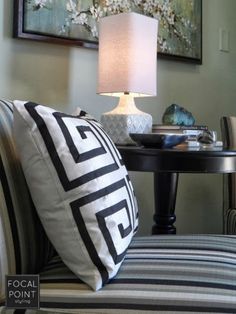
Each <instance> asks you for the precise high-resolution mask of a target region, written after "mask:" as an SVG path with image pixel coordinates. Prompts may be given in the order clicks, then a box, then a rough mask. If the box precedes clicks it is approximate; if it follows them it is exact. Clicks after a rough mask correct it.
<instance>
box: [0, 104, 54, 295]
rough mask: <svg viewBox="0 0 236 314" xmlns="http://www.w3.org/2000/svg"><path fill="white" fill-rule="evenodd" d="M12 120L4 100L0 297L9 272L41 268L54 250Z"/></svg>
mask: <svg viewBox="0 0 236 314" xmlns="http://www.w3.org/2000/svg"><path fill="white" fill-rule="evenodd" d="M12 123H13V107H12V102H10V101H6V100H0V301H1V300H2V299H4V294H5V292H4V289H5V275H6V274H12V275H13V274H16V273H29V274H31V273H34V272H38V271H40V269H41V268H42V267H43V266H44V265H45V264H47V262H48V260H49V259H51V257H52V255H53V254H54V249H53V248H52V246H51V245H50V243H49V241H48V238H47V237H46V235H45V232H44V230H43V228H42V225H41V224H40V221H39V219H38V215H37V213H36V211H35V208H34V206H33V203H32V200H31V198H30V195H29V191H28V188H27V185H26V182H25V178H24V175H23V171H22V168H21V165H20V162H19V156H18V154H17V152H16V148H15V144H14V141H13V138H12Z"/></svg>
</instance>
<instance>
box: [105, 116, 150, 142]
mask: <svg viewBox="0 0 236 314" xmlns="http://www.w3.org/2000/svg"><path fill="white" fill-rule="evenodd" d="M101 124H102V125H103V127H104V129H105V131H106V132H107V133H108V135H109V136H110V137H111V139H112V140H113V142H114V143H115V144H118V145H134V144H135V142H134V141H133V140H132V139H131V137H130V136H129V133H150V132H151V131H152V116H151V115H150V114H147V113H144V112H141V111H140V113H136V114H112V113H109V112H108V113H105V114H103V115H102V117H101Z"/></svg>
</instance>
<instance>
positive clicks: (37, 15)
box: [14, 0, 202, 64]
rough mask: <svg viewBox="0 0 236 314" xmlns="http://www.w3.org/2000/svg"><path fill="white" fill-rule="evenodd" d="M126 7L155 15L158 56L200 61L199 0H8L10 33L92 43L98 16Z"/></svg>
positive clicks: (95, 43) (95, 38)
mask: <svg viewBox="0 0 236 314" xmlns="http://www.w3.org/2000/svg"><path fill="white" fill-rule="evenodd" d="M129 11H134V12H137V13H140V14H144V15H147V16H150V17H153V18H156V19H158V20H159V31H158V42H157V53H158V56H159V57H162V58H168V59H174V60H181V61H186V62H192V63H197V64H201V63H202V0H159V1H148V0H124V1H118V0H113V1H107V0H14V37H16V38H25V39H32V40H41V41H46V42H50V43H59V44H68V45H78V46H82V47H87V48H97V47H98V23H99V19H100V18H102V17H103V16H106V15H110V14H119V13H122V12H129ZM147 35H148V30H147Z"/></svg>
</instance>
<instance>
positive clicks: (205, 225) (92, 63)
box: [0, 0, 236, 234]
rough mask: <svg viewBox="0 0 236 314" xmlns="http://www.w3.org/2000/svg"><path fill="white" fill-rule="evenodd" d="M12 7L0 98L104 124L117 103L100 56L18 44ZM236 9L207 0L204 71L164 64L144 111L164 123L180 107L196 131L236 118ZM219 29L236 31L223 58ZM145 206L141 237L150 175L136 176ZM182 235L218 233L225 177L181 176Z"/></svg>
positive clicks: (146, 226) (4, 14)
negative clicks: (101, 92)
mask: <svg viewBox="0 0 236 314" xmlns="http://www.w3.org/2000/svg"><path fill="white" fill-rule="evenodd" d="M12 11H13V1H12V0H1V1H0V97H1V98H3V99H24V100H32V101H35V102H40V103H44V104H47V105H49V106H53V107H55V108H57V109H60V110H64V111H66V112H73V111H74V110H75V108H76V107H77V106H80V107H82V108H83V109H85V110H87V111H89V112H90V113H92V114H93V115H94V116H95V117H97V118H99V117H100V115H101V113H102V112H105V111H108V110H110V109H111V108H113V106H114V104H115V103H116V99H112V98H110V97H102V96H98V95H96V78H97V51H96V50H90V49H84V48H78V47H66V46H61V45H53V44H45V43H39V42H33V41H26V40H17V39H13V38H12V19H13V15H12ZM235 12H236V1H235V0H203V65H201V66H199V65H193V64H185V63H180V62H173V61H167V60H158V68H157V74H158V95H157V97H153V98H148V99H139V100H138V101H137V104H138V107H139V108H140V109H143V110H144V111H147V112H149V113H151V114H152V115H153V119H154V121H155V122H156V123H160V121H161V116H162V114H163V111H164V109H165V108H166V107H167V106H168V105H170V104H171V103H178V104H180V105H182V106H184V107H185V108H187V109H188V110H190V111H191V112H192V113H193V114H194V116H195V118H196V121H197V123H198V124H207V125H208V126H209V127H210V128H211V129H214V130H217V131H218V132H219V131H220V129H219V119H220V117H221V116H222V115H229V114H231V115H236V86H235V85H236V61H235V60H236V19H235ZM219 28H225V29H228V30H229V31H230V51H229V52H222V51H219ZM131 178H132V179H133V182H134V185H135V190H136V194H137V197H138V201H139V205H140V234H148V233H150V230H151V225H152V215H153V194H152V184H153V182H152V174H150V173H149V174H146V173H131ZM176 212H177V216H178V221H177V224H176V225H177V228H178V232H179V233H220V232H221V230H222V227H221V223H222V218H221V212H222V176H221V175H205V174H199V175H191V174H184V175H180V178H179V190H178V197H177V211H176Z"/></svg>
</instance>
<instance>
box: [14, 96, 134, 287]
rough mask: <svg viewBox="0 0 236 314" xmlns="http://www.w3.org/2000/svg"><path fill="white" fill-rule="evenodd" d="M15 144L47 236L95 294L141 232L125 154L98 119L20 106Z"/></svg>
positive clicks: (16, 108)
mask: <svg viewBox="0 0 236 314" xmlns="http://www.w3.org/2000/svg"><path fill="white" fill-rule="evenodd" d="M14 137H15V141H16V145H17V149H18V151H19V154H20V159H21V163H22V166H23V170H24V174H25V177H26V180H27V183H28V186H29V189H30V192H31V195H32V198H33V201H34V203H35V206H36V209H37V211H38V214H39V217H40V219H41V221H42V224H43V226H44V228H45V230H46V233H47V235H48V237H49V239H50V240H51V242H52V243H53V245H54V246H55V248H56V250H57V252H58V254H59V255H60V256H61V258H62V260H63V261H64V263H65V264H66V265H67V266H68V267H69V268H70V269H71V271H73V272H74V273H75V274H76V275H77V276H78V277H79V278H80V279H81V280H83V281H84V282H85V283H87V284H88V285H90V286H91V287H92V288H93V289H94V290H98V289H100V288H101V287H102V286H103V285H104V284H106V283H107V282H108V281H109V280H110V279H111V278H112V277H114V276H115V275H116V273H117V271H118V270H119V267H120V265H121V263H122V261H123V259H124V257H125V253H126V250H127V248H128V246H129V243H130V241H131V239H132V237H133V235H134V234H135V232H136V230H137V226H138V212H137V206H136V201H135V197H134V192H133V187H132V184H131V182H130V179H129V176H128V173H127V171H126V168H125V166H124V164H123V162H122V160H121V157H120V154H119V152H118V150H117V149H116V147H115V146H114V144H113V143H112V141H111V139H110V138H109V137H108V136H107V134H106V133H105V132H104V130H103V129H102V127H101V126H100V124H99V123H98V122H96V121H95V120H93V119H91V118H88V117H86V115H85V113H84V112H82V111H81V112H80V115H78V116H73V115H68V114H65V113H62V112H57V111H55V110H54V109H51V108H48V107H45V106H41V105H38V104H35V103H31V102H22V101H14Z"/></svg>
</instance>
